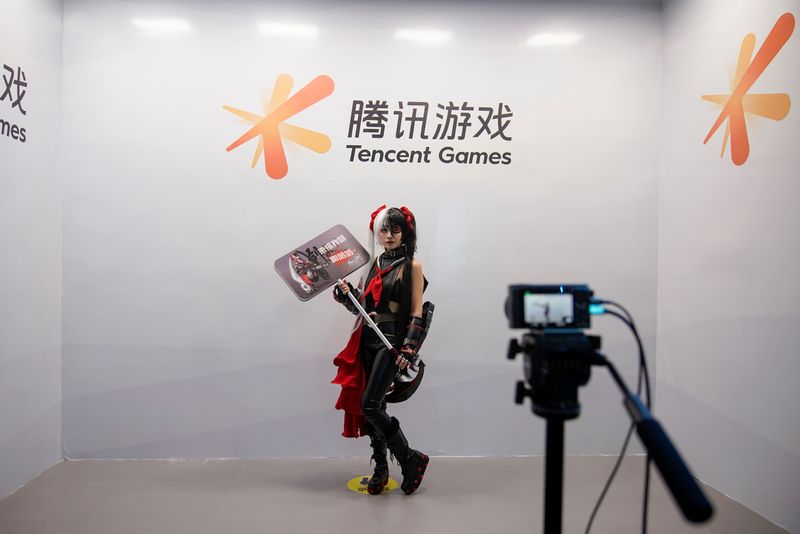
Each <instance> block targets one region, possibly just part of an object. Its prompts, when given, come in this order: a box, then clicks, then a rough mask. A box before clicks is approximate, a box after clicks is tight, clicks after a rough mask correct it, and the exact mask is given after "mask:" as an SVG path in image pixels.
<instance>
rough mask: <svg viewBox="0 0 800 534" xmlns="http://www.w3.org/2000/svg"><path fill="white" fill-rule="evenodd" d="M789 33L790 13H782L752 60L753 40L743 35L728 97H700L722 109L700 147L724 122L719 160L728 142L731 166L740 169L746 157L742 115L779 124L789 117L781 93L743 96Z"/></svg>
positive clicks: (787, 101) (747, 146)
mask: <svg viewBox="0 0 800 534" xmlns="http://www.w3.org/2000/svg"><path fill="white" fill-rule="evenodd" d="M793 31H794V16H792V14H791V13H784V14H783V15H781V17H780V18H779V19H778V21H777V22H776V23H775V26H773V27H772V30H770V32H769V35H767V38H766V39H765V40H764V44H762V45H761V48H759V49H758V52H756V56H755V58H753V50H754V49H755V46H756V36H755V35H753V34H752V33H748V34H747V35H745V37H744V39H743V40H742V46H741V48H740V49H739V61H738V63H737V65H736V75H735V77H734V80H733V83H732V84H731V94H729V95H703V100H707V101H709V102H713V103H715V104H717V105H719V106H722V111H721V112H720V114H719V116H718V117H717V120H716V121H715V122H714V125H713V126H712V127H711V130H710V131H709V132H708V135H707V136H706V138H705V140H704V141H703V144H706V143H708V140H709V139H711V137H712V136H713V135H714V133H716V131H717V129H719V127H720V125H721V124H722V122H723V121H725V120H726V119H727V123H726V124H725V133H724V134H723V136H722V152H721V153H720V157H722V156H724V155H725V147H726V146H727V144H728V138H730V140H731V159H732V160H733V163H734V164H735V165H742V164H743V163H744V162H745V161H747V156H748V155H749V154H750V141H749V139H748V138H747V124H746V123H745V113H752V114H753V115H758V116H760V117H766V118H768V119H772V120H775V121H779V120H781V119H783V118H784V117H786V115H788V114H789V109H790V108H791V107H792V102H791V100H790V99H789V95H787V94H785V93H760V94H747V92H748V91H749V90H750V88H751V87H753V84H754V83H755V82H756V80H758V77H759V76H761V74H762V73H763V72H764V70H765V69H766V68H767V66H768V65H769V64H770V63H771V62H772V60H773V59H775V56H776V55H778V52H780V50H781V48H783V45H785V44H786V41H788V40H789V37H790V36H791V35H792V32H793ZM751 58H752V61H751Z"/></svg>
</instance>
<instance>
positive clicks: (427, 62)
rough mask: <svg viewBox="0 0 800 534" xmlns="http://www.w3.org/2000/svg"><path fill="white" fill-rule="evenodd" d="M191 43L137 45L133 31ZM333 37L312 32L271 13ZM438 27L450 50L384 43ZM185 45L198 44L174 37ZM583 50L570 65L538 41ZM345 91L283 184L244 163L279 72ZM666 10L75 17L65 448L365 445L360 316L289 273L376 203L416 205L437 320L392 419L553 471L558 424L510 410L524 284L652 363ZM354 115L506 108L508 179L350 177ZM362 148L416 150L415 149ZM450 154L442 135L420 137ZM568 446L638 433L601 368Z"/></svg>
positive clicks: (101, 11) (67, 29)
mask: <svg viewBox="0 0 800 534" xmlns="http://www.w3.org/2000/svg"><path fill="white" fill-rule="evenodd" d="M165 17H166V18H175V19H180V20H182V21H184V22H185V23H187V24H188V27H190V28H191V31H189V32H186V33H181V34H179V35H153V34H150V35H145V34H143V33H142V32H141V31H140V30H138V29H136V28H135V27H134V25H133V23H132V19H150V18H165ZM263 20H279V21H280V20H288V21H292V22H298V21H299V22H308V23H311V24H315V25H316V26H317V27H318V28H319V35H318V36H317V38H316V40H313V41H307V42H306V41H291V40H286V39H279V38H274V37H267V36H263V35H260V34H259V33H258V31H257V22H258V21H263ZM404 26H412V27H416V26H433V27H439V28H446V29H448V30H450V31H452V32H453V37H452V40H451V41H450V42H448V43H445V44H443V45H440V46H433V47H425V46H419V45H414V44H411V43H408V42H402V41H397V40H395V39H394V38H393V35H394V31H395V30H396V29H397V28H398V27H404ZM183 27H184V28H185V27H186V26H183ZM546 31H561V32H563V31H572V32H576V33H578V34H581V35H583V39H582V40H580V41H579V42H578V43H576V44H574V45H572V46H561V47H545V48H528V47H525V46H521V42H523V41H524V40H525V39H526V38H527V37H528V36H530V35H531V34H533V33H540V32H546ZM283 73H288V74H291V75H292V76H293V77H294V79H295V83H296V86H295V90H297V89H298V88H299V87H301V86H302V85H304V84H306V83H308V82H309V81H310V80H311V79H312V78H313V77H315V76H317V75H319V74H326V75H329V76H331V77H332V78H333V79H334V81H335V84H336V88H335V90H334V93H333V94H332V95H331V96H330V97H329V98H327V99H326V100H324V101H322V102H321V103H319V104H318V105H316V106H313V107H311V108H309V109H308V110H306V111H305V112H303V113H302V114H300V115H298V116H297V117H296V120H295V119H294V118H293V120H292V122H295V123H296V124H297V125H299V126H303V127H306V128H311V129H314V130H319V131H321V132H324V133H326V134H327V135H329V136H330V137H331V140H332V143H333V147H332V148H331V150H330V151H329V152H328V153H326V154H322V155H320V154H315V153H312V152H309V151H307V150H305V149H303V148H299V147H297V146H289V145H290V144H288V143H287V147H288V148H287V153H288V158H289V174H288V176H287V177H286V178H284V179H283V180H280V181H275V180H271V179H269V178H267V177H266V176H265V174H264V171H263V168H261V166H260V165H259V167H258V168H256V169H255V170H251V169H250V168H249V162H250V158H251V155H252V151H253V149H254V146H255V143H254V142H251V143H249V144H247V145H245V146H243V147H241V148H239V149H236V150H234V151H232V152H230V153H228V152H226V151H225V147H226V146H228V145H229V144H230V143H231V142H233V141H234V140H235V139H236V138H237V137H239V136H240V135H241V134H242V133H243V132H244V131H245V130H246V129H247V126H246V125H245V124H244V123H243V122H242V121H240V120H238V119H236V118H234V117H233V116H232V115H230V114H229V113H227V112H226V111H224V110H223V109H222V106H223V105H232V106H236V107H241V108H243V109H247V110H251V111H259V106H260V99H261V98H264V97H268V95H269V93H270V91H271V89H272V85H273V83H274V80H275V79H276V77H277V76H278V75H280V74H283ZM660 83H661V82H660V5H659V4H658V3H655V2H654V3H652V4H648V3H644V4H643V3H641V2H631V3H627V2H620V3H613V4H610V5H602V6H601V5H597V3H592V2H589V3H574V4H566V3H563V2H561V3H542V4H533V5H530V4H527V3H514V4H497V3H493V4H486V5H483V4H478V3H464V4H457V3H450V2H448V3H445V4H442V5H439V6H437V5H433V4H427V3H422V2H420V3H412V4H409V5H404V6H403V8H402V9H398V7H397V5H395V4H392V3H387V4H376V3H354V4H353V3H345V4H338V5H336V4H334V5H331V3H329V2H318V3H313V2H312V3H304V4H300V7H296V8H290V7H287V4H285V3H281V4H265V3H263V2H258V3H255V2H254V3H246V2H236V3H225V4H216V3H200V2H198V3H190V2H159V3H157V4H156V3H153V4H147V3H143V2H121V1H115V2H89V1H81V0H68V1H67V2H66V3H65V20H64V131H65V139H64V142H65V149H64V150H65V166H64V173H65V178H64V179H65V199H64V382H63V387H64V448H65V453H66V455H67V456H68V457H74V458H87V457H253V456H256V457H258V456H330V455H354V454H365V451H366V447H367V444H366V443H365V442H364V441H363V440H360V441H354V440H345V439H343V438H341V437H340V436H339V433H340V431H341V413H340V412H335V411H334V410H333V403H334V401H335V399H336V396H337V390H336V388H335V387H334V386H332V385H330V384H329V382H330V380H331V378H332V377H333V375H334V368H333V366H332V365H331V360H332V358H333V356H334V355H335V353H336V352H337V351H338V350H339V349H340V348H341V346H342V345H343V344H344V342H345V341H346V338H347V333H348V330H349V326H350V322H351V318H350V317H349V316H348V315H347V314H346V313H345V312H344V311H343V309H341V308H340V307H339V306H338V305H335V304H334V303H333V301H332V300H328V299H326V298H323V297H320V298H319V299H315V300H313V301H311V302H308V303H300V302H299V301H297V300H296V298H295V297H294V296H293V295H292V294H291V293H290V292H289V290H288V289H287V288H286V287H285V286H284V285H283V282H281V280H280V279H279V278H278V276H277V275H276V274H275V272H274V271H273V268H272V262H273V260H274V259H275V258H277V257H278V256H280V255H282V254H284V253H286V252H288V251H289V250H290V249H291V247H293V246H295V245H297V244H299V243H301V242H303V241H305V240H306V239H308V238H310V237H312V236H313V235H315V234H316V233H318V232H321V231H322V230H324V229H325V228H327V227H329V226H332V225H333V224H335V223H344V224H345V225H347V226H348V227H349V228H350V229H351V230H352V231H354V232H355V233H357V234H358V235H364V234H365V230H366V224H367V219H368V216H369V213H370V212H371V211H372V210H373V209H375V208H376V207H377V206H378V205H379V204H381V203H382V202H389V203H391V204H394V205H400V204H407V205H408V206H410V207H411V208H412V210H414V211H415V212H416V215H417V217H418V222H419V228H420V243H421V247H420V251H419V258H420V259H421V260H422V262H423V264H424V266H425V271H426V275H427V277H428V278H429V280H430V281H431V285H430V288H429V294H428V297H429V298H430V299H431V300H433V301H434V302H435V303H436V304H437V306H438V312H437V313H438V315H437V318H436V322H435V326H434V331H433V332H432V333H431V336H430V338H429V340H428V342H427V347H426V353H427V358H428V360H429V364H430V365H429V368H428V373H429V374H428V376H427V378H426V384H425V385H424V387H423V389H422V390H421V391H420V392H419V393H418V394H417V395H416V396H415V397H414V399H412V401H410V402H408V403H407V405H403V406H400V407H398V408H397V409H396V411H395V413H396V414H397V415H398V417H399V418H400V419H401V421H402V422H403V424H404V426H405V428H406V429H407V433H408V435H409V437H410V439H411V440H412V442H413V444H414V445H415V446H418V447H419V448H422V449H424V450H427V451H429V452H432V453H434V454H489V455H491V454H520V453H537V452H538V453H540V452H542V450H543V443H544V423H543V422H542V421H541V420H539V419H537V418H535V417H534V416H533V415H532V414H531V413H530V410H529V408H528V407H527V406H526V407H517V406H514V405H513V403H512V396H513V395H512V391H513V388H514V382H515V381H516V380H517V379H518V378H520V377H521V374H522V373H521V368H520V364H519V362H516V363H510V362H507V361H505V356H504V355H505V350H506V345H507V340H508V338H509V337H510V334H511V332H509V331H508V330H507V327H506V322H505V318H504V316H503V312H502V304H503V300H504V298H505V291H506V286H507V284H508V283H511V282H544V283H547V282H588V283H590V284H591V285H592V286H593V287H594V288H595V289H596V290H597V291H598V293H599V294H600V295H602V296H605V297H609V298H614V299H616V300H619V301H621V302H623V303H625V304H626V305H629V307H630V308H631V309H632V310H633V312H634V313H635V315H636V318H637V320H638V322H639V324H640V327H641V330H642V331H643V334H644V335H645V337H646V338H647V343H648V345H649V347H650V348H651V349H654V338H653V336H654V331H655V312H656V307H655V292H656V274H655V273H656V252H657V251H656V244H655V239H654V236H655V235H656V215H657V214H656V211H657V210H656V207H657V204H656V192H657V177H656V161H657V154H658V149H657V146H658V139H659V135H658V127H659V121H660V114H659V98H660V97H659V95H660ZM354 99H383V100H388V101H389V102H390V103H392V104H394V103H395V102H397V101H398V100H403V101H408V100H423V101H429V102H432V103H434V105H435V103H437V102H444V103H446V102H447V101H449V100H454V101H456V102H459V103H460V102H462V101H468V102H470V103H472V104H474V105H476V106H483V105H495V106H496V105H497V103H498V102H504V103H507V104H510V105H511V107H512V110H513V113H514V119H513V123H512V126H511V128H512V130H511V132H510V133H511V134H512V136H513V139H512V140H511V141H502V140H500V139H494V140H488V139H483V138H479V139H472V138H470V139H467V140H465V141H464V142H463V143H461V144H460V145H459V146H463V147H464V148H465V149H467V150H490V151H494V150H499V151H501V152H502V151H510V152H511V153H512V158H513V159H512V164H511V165H506V166H503V165H497V166H480V165H472V166H470V165H462V166H457V165H449V166H448V165H445V164H442V163H437V162H433V163H431V164H430V165H422V164H416V165H405V166H403V165H399V164H398V165H390V164H378V163H371V164H370V163H360V162H350V161H348V151H347V149H346V145H347V144H348V143H351V142H352V141H353V140H352V139H348V138H347V126H348V122H349V116H350V115H349V114H350V108H351V103H352V101H353V100H354ZM361 141H363V143H362V144H363V145H365V146H369V147H374V148H379V147H392V146H400V147H409V148H414V147H417V148H419V147H421V146H424V145H425V144H426V143H424V142H420V141H417V140H414V141H409V140H401V141H395V140H393V139H390V138H386V139H384V140H383V141H380V140H375V141H372V140H369V139H361ZM427 144H429V145H431V146H432V147H434V155H435V153H436V150H437V149H438V148H440V147H442V146H444V145H445V143H444V142H443V141H432V140H431V141H429V142H428V143H427ZM599 325H600V328H599V329H598V331H599V332H600V333H602V334H603V335H604V341H605V346H606V352H607V353H609V354H610V355H612V356H613V357H614V358H615V359H616V360H617V361H618V362H619V363H620V365H621V367H622V368H623V369H626V370H627V371H629V372H632V371H633V368H634V362H635V353H634V349H633V342H632V340H631V338H630V337H629V334H628V333H627V332H626V331H625V330H624V329H623V328H622V327H621V326H620V325H617V324H616V323H614V322H613V319H607V320H606V319H603V320H601V322H600V323H599ZM581 398H582V400H583V402H584V409H585V411H584V415H583V417H582V418H581V419H580V420H579V421H577V422H575V423H570V425H568V427H567V440H568V450H569V451H570V452H573V453H598V452H601V453H612V452H616V451H617V450H618V447H619V446H620V444H621V441H622V437H623V435H624V431H625V428H626V426H627V419H626V416H625V415H624V414H623V411H622V408H621V406H620V398H619V395H618V393H617V392H616V390H615V388H614V386H613V385H612V383H611V381H610V380H609V379H608V378H607V377H606V376H605V375H604V374H602V372H600V371H598V372H597V373H596V374H595V377H594V379H593V381H592V382H591V384H590V386H589V387H588V388H586V389H585V390H583V391H582V393H581Z"/></svg>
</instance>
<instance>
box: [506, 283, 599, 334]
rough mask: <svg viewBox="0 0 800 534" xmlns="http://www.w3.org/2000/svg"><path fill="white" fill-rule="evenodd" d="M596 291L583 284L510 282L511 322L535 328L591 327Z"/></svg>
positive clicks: (508, 311) (507, 309)
mask: <svg viewBox="0 0 800 534" xmlns="http://www.w3.org/2000/svg"><path fill="white" fill-rule="evenodd" d="M593 295H594V292H593V291H592V290H591V289H589V286H587V285H584V284H572V285H570V284H566V285H565V284H561V285H528V284H517V285H512V286H509V287H508V298H507V299H506V317H507V318H508V326H509V327H510V328H530V329H535V330H544V329H585V328H589V327H590V326H591V322H590V320H589V317H590V311H591V310H590V308H591V300H592V296H593Z"/></svg>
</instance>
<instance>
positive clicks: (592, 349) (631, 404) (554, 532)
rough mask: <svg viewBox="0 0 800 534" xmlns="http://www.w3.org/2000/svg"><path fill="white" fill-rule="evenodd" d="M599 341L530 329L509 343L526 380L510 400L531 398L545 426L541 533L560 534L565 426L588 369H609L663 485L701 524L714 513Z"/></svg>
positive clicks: (573, 413) (572, 333)
mask: <svg viewBox="0 0 800 534" xmlns="http://www.w3.org/2000/svg"><path fill="white" fill-rule="evenodd" d="M599 348H600V337H598V336H586V335H584V334H583V333H582V332H580V331H579V330H563V329H553V330H548V329H544V330H538V331H537V330H534V331H532V332H530V333H528V334H524V335H523V336H522V343H521V344H520V343H518V342H517V340H516V339H513V340H512V341H511V345H510V346H509V351H508V357H509V359H512V360H513V359H514V358H515V357H516V355H517V353H518V352H524V354H525V362H524V372H525V379H526V381H525V382H523V381H520V382H517V389H516V395H515V400H516V403H517V404H522V402H523V400H524V399H525V397H530V399H531V408H532V410H533V413H534V414H536V415H538V416H540V417H543V418H545V419H546V421H547V429H546V435H545V481H544V489H545V493H544V534H561V521H562V517H563V510H562V509H563V503H562V497H563V481H564V421H567V420H570V419H575V418H577V417H578V416H579V415H580V409H581V407H580V403H579V402H578V388H579V387H580V386H584V385H586V384H587V383H588V382H589V378H590V377H591V366H592V365H603V366H606V367H608V369H609V371H610V372H611V375H612V377H613V378H614V381H615V382H616V384H617V386H618V387H619V388H620V390H621V391H622V392H623V394H624V397H625V400H624V404H625V407H626V409H627V411H628V413H629V415H630V416H631V418H632V419H633V422H634V423H635V424H636V431H637V434H638V435H639V439H640V440H641V441H642V443H643V444H644V446H645V448H646V449H647V451H648V454H649V455H650V456H651V457H652V459H653V462H654V463H655V464H656V467H657V468H658V470H659V471H660V472H661V476H662V477H663V478H664V481H665V482H666V483H667V486H668V487H669V489H670V491H671V493H672V495H673V497H674V498H675V501H676V502H677V503H678V506H679V507H680V509H681V511H682V512H683V515H684V517H686V519H688V520H689V521H693V522H697V523H700V522H703V521H706V520H707V519H708V518H709V517H711V514H712V513H713V509H712V507H711V504H710V503H709V502H708V500H707V499H706V497H705V495H704V494H703V492H702V491H701V490H700V487H699V486H698V485H697V482H696V481H695V480H694V477H692V474H691V473H690V472H689V469H688V468H687V467H686V464H685V463H684V462H683V460H682V459H681V457H680V455H679V454H678V452H677V450H675V447H674V446H673V445H672V443H671V442H670V440H669V438H668V437H667V435H666V433H665V432H664V430H663V429H662V428H661V425H660V424H659V423H658V422H657V421H656V420H655V419H654V418H653V417H652V415H651V414H650V412H649V411H648V410H647V408H646V407H645V406H644V404H642V402H641V400H640V399H639V397H638V396H637V395H636V394H634V393H632V392H631V391H630V390H629V389H628V387H627V386H626V385H625V382H624V381H623V380H622V377H621V376H620V374H619V373H618V372H617V370H616V368H615V367H614V366H613V365H612V364H611V362H609V361H608V360H607V359H606V357H605V356H603V355H602V354H600V353H599V352H598V349H599Z"/></svg>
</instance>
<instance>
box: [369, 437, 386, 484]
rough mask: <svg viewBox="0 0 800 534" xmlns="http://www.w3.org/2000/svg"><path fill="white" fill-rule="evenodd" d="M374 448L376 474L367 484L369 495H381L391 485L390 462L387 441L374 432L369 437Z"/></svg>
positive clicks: (373, 456)
mask: <svg viewBox="0 0 800 534" xmlns="http://www.w3.org/2000/svg"><path fill="white" fill-rule="evenodd" d="M369 439H370V445H371V446H372V459H373V460H375V472H374V473H373V474H372V477H370V479H369V482H367V493H369V494H370V495H380V494H381V493H382V492H383V488H385V487H386V484H388V483H389V461H388V460H387V459H386V441H385V440H384V439H383V438H382V437H380V436H379V435H378V433H377V432H375V431H374V430H373V431H372V432H371V433H370V435H369Z"/></svg>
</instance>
